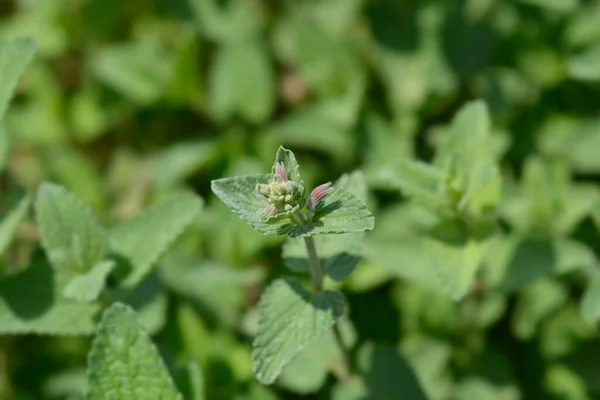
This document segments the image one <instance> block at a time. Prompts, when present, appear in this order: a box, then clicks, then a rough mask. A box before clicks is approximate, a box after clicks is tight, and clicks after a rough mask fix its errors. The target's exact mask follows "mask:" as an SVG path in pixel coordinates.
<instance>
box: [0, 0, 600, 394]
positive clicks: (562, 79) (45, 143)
mask: <svg viewBox="0 0 600 400" xmlns="http://www.w3.org/2000/svg"><path fill="white" fill-rule="evenodd" d="M23 36H28V37H32V38H34V39H35V40H36V41H37V42H38V51H37V53H36V56H35V59H34V61H33V62H32V63H31V64H30V65H29V66H28V68H27V70H26V73H25V75H24V77H23V79H22V80H21V82H20V84H19V86H18V89H17V93H16V96H15V98H14V99H13V101H12V103H11V106H10V108H9V110H8V112H7V114H6V117H5V120H4V122H3V125H2V126H1V127H0V132H1V133H2V138H3V140H2V146H1V147H2V148H1V149H0V150H2V151H0V155H1V156H2V157H0V161H1V162H2V164H3V165H4V166H5V168H4V171H3V173H2V176H1V183H2V185H1V186H2V197H3V199H8V198H9V196H8V195H7V192H8V189H9V187H11V186H13V185H18V186H20V187H24V188H26V189H28V190H30V191H33V190H35V188H36V187H37V186H38V185H39V184H40V183H41V182H43V181H53V182H57V183H60V184H61V185H63V186H64V187H66V188H67V189H68V190H69V191H71V192H72V193H74V194H75V195H76V196H77V197H79V198H80V199H81V200H83V201H84V202H85V203H86V204H87V205H89V207H90V208H91V209H92V210H93V212H94V214H95V215H96V216H97V217H98V219H99V220H100V221H101V223H102V224H103V225H105V226H111V225H113V224H115V223H116V222H118V221H121V220H124V219H127V218H129V217H131V216H133V215H135V214H137V213H138V212H140V211H142V210H144V209H146V207H147V206H148V205H149V204H151V203H154V202H156V201H160V200H161V199H163V198H165V197H166V196H168V195H170V194H172V193H173V192H176V191H179V190H181V189H183V188H192V189H193V190H194V191H195V192H197V193H198V194H199V195H201V196H202V197H203V198H204V200H205V206H204V208H203V209H202V211H201V213H200V215H199V216H198V217H197V218H196V220H195V221H194V222H193V223H192V225H191V226H190V227H189V228H188V229H187V230H186V231H185V233H184V234H183V235H182V236H181V237H180V238H179V239H178V240H177V241H176V243H175V244H174V245H173V246H171V248H170V250H169V251H168V252H167V254H165V255H164V256H163V257H162V258H161V259H160V262H159V263H158V266H157V269H156V271H157V272H156V273H153V274H151V275H150V276H149V277H148V278H147V279H146V280H145V281H144V283H143V289H144V290H146V293H150V294H148V295H147V296H145V297H144V296H142V297H143V299H144V300H143V301H145V302H147V303H148V304H146V303H144V304H145V305H146V306H147V307H146V308H145V312H146V317H145V318H148V320H149V321H151V328H150V331H151V333H152V335H153V336H152V338H153V341H154V342H155V343H156V344H157V346H158V348H159V350H160V352H161V355H162V356H163V359H164V360H165V362H166V364H167V365H168V366H169V368H170V370H171V371H172V372H173V374H174V377H175V381H176V383H177V385H178V387H179V388H180V390H181V391H182V392H183V393H184V396H185V397H186V398H192V397H191V394H190V391H189V388H187V389H186V383H185V382H186V379H185V377H183V378H182V376H183V375H185V368H186V367H185V366H186V365H187V363H188V362H189V361H190V360H194V361H196V362H197V363H198V365H200V366H201V367H202V370H203V372H204V380H205V385H206V393H207V394H206V398H207V399H211V400H212V399H215V400H218V399H240V400H241V399H248V400H250V399H252V400H254V399H256V400H259V399H260V400H262V399H267V400H268V399H271V398H272V399H278V398H280V399H329V398H335V399H338V400H344V399H353V398H356V399H362V397H360V396H355V397H352V396H353V395H352V394H350V393H351V392H352V390H351V389H352V388H351V387H349V386H348V387H340V386H339V385H338V383H337V382H336V379H335V376H334V375H333V374H329V375H327V374H326V367H325V372H322V373H321V372H319V371H321V370H319V368H321V367H318V368H317V367H315V365H318V366H321V365H323V363H325V365H326V364H327V360H322V359H320V357H331V356H330V355H328V354H323V353H322V352H318V351H317V352H314V351H313V353H315V354H308V356H306V357H304V358H302V359H298V361H297V362H296V363H295V364H292V365H290V367H289V371H288V373H287V374H286V373H285V372H284V375H283V376H282V377H281V379H280V380H279V381H278V383H277V384H276V385H274V386H270V387H261V386H260V385H259V384H258V383H257V382H256V381H255V378H254V376H253V372H252V362H251V347H250V343H251V337H252V335H253V334H254V332H255V331H256V304H257V301H258V299H259V297H260V293H261V292H262V291H263V289H264V287H265V285H267V284H268V282H269V281H271V280H272V279H274V278H276V277H279V276H281V275H282V274H286V273H289V271H287V270H286V268H285V266H284V264H283V261H282V258H281V255H280V250H281V246H282V244H283V243H284V238H281V237H267V236H262V235H261V234H260V233H258V232H255V231H253V230H252V229H251V228H250V227H249V226H247V225H246V224H245V223H244V222H243V221H241V220H240V219H239V218H237V217H236V216H235V215H234V214H232V213H231V212H229V211H228V210H227V208H226V207H225V206H224V205H223V204H222V203H221V202H219V201H218V199H217V198H216V197H215V196H214V195H213V194H212V193H211V192H210V180H211V179H216V178H220V177H225V176H233V175H246V174H254V173H266V172H268V171H269V170H270V167H271V165H272V162H273V157H274V154H275V151H276V150H277V148H278V147H279V145H283V146H285V147H286V148H290V149H292V150H293V151H294V153H295V154H296V157H297V158H298V161H299V163H300V168H301V171H302V176H303V178H304V181H305V182H306V183H307V187H309V188H312V187H314V186H316V185H318V184H320V183H323V182H326V181H335V180H336V179H337V178H338V177H339V176H340V175H341V174H342V173H344V172H350V171H353V170H356V169H361V170H362V171H363V172H364V173H365V175H366V177H367V182H368V185H369V197H368V205H369V208H370V209H371V210H372V211H373V213H374V215H375V218H376V227H375V230H374V231H373V232H372V233H369V234H368V235H367V243H368V244H369V245H368V248H367V249H366V251H365V259H364V260H363V261H362V262H361V263H360V264H359V266H358V267H357V270H356V271H355V272H354V274H353V275H352V276H351V277H350V279H349V280H347V281H345V282H344V283H342V284H341V285H340V287H341V289H342V291H343V293H344V295H345V297H346V299H347V301H348V306H349V307H348V309H349V321H350V323H349V325H350V328H349V331H350V334H351V336H354V337H353V340H352V343H353V346H352V351H351V354H352V359H353V364H355V365H356V366H359V365H362V364H366V366H362V367H359V369H360V368H363V369H365V370H366V374H367V378H365V379H366V380H367V384H368V385H367V386H372V387H380V386H381V387H384V386H386V385H389V384H390V382H391V384H395V385H396V386H394V387H393V388H392V389H389V386H388V389H389V390H388V389H385V390H383V389H382V390H379V391H377V390H375V392H377V393H375V394H373V393H372V394H371V395H372V396H373V398H376V399H385V400H387V399H390V400H391V399H400V398H402V399H408V400H410V399H418V398H420V397H419V395H418V393H417V394H415V393H414V392H411V389H410V388H409V386H410V383H408V384H404V383H403V381H402V379H401V378H400V377H401V376H403V375H402V373H400V372H398V371H399V370H403V368H404V369H406V366H405V364H406V365H408V366H409V368H410V369H412V371H413V372H414V374H415V375H416V377H417V378H418V381H419V382H420V385H421V386H422V389H423V391H424V392H425V393H426V394H427V396H428V397H429V398H432V399H465V400H466V399H484V400H487V399H492V400H494V399H502V400H504V399H506V400H509V399H519V398H522V399H574V400H575V399H594V398H600V341H599V340H598V332H597V326H598V320H599V319H600V302H599V300H600V295H599V294H598V292H599V291H600V277H599V276H600V275H599V274H598V272H597V270H598V263H597V259H596V258H597V254H598V252H599V251H600V231H599V228H598V226H599V225H598V224H597V222H600V195H599V193H600V186H598V184H597V182H598V177H599V175H600V114H599V111H600V108H599V105H600V1H584V0H464V1H452V0H449V1H416V0H414V1H410V0H327V1H325V0H322V1H308V0H307V1H291V0H288V1H285V0H227V1H218V0H130V1H122V0H20V1H17V0H12V1H11V0H0V40H1V41H2V42H6V41H10V40H12V39H14V38H16V37H23ZM473 99H482V100H484V101H485V102H486V104H487V106H488V108H489V112H490V116H491V123H492V127H493V129H492V133H491V138H492V139H490V140H489V141H488V142H486V143H485V144H484V145H482V147H481V148H477V149H470V150H472V151H473V153H472V154H473V155H474V156H475V154H476V153H477V152H479V151H481V152H486V151H491V150H490V149H491V148H493V149H494V150H493V151H492V152H493V153H494V156H493V157H496V158H497V160H498V165H499V167H500V171H501V175H502V182H503V183H502V196H501V199H500V200H499V201H498V204H497V208H496V211H495V212H493V222H494V224H493V225H494V233H495V234H494V239H498V244H497V245H496V247H493V246H492V247H491V249H488V250H486V252H485V254H484V255H483V256H482V258H481V259H480V260H479V261H478V265H477V266H478V267H479V268H480V269H479V272H478V274H477V275H476V276H475V278H474V280H473V282H471V285H470V287H469V290H468V293H467V295H466V296H465V297H464V298H462V299H460V300H453V299H451V298H450V297H449V296H447V295H446V294H445V293H444V291H443V290H436V288H435V287H434V286H435V285H428V284H427V282H429V281H428V278H427V277H425V278H424V277H423V276H422V275H423V274H426V273H427V272H423V273H421V272H420V271H427V268H426V265H425V263H427V262H429V261H427V260H428V259H427V255H428V252H429V250H427V248H426V247H425V246H423V247H419V246H418V245H416V244H415V242H419V243H420V239H418V238H420V237H421V236H419V235H421V234H423V226H427V224H428V221H429V219H428V218H430V217H431V215H429V213H430V211H428V210H427V209H424V208H422V207H419V202H418V201H416V202H415V203H417V204H414V203H412V202H410V201H407V199H406V197H405V194H406V193H405V192H404V191H403V190H399V185H396V184H394V182H392V180H390V179H389V177H388V178H386V175H385V174H383V175H382V171H386V170H387V169H388V168H392V169H393V168H394V167H393V166H394V165H396V164H397V163H398V162H399V161H401V160H405V159H413V158H418V159H421V160H424V161H430V160H432V159H433V157H434V154H435V152H436V149H437V148H438V147H439V143H440V142H441V141H443V137H444V134H445V133H447V129H446V126H447V124H449V123H450V121H451V120H452V118H453V116H454V115H455V114H456V112H457V111H458V110H459V109H460V108H461V106H462V105H463V104H465V103H466V102H467V101H470V100H473ZM5 143H10V152H8V151H7V150H5V149H6V145H5ZM400 186H402V185H400ZM400 189H402V187H400ZM3 201H4V200H3ZM6 202H8V201H6ZM5 207H6V206H5ZM148 234H149V235H151V234H152V232H148ZM38 241H39V234H38V230H37V225H36V223H35V216H34V214H33V212H32V213H31V215H30V216H29V217H28V219H27V221H25V222H24V223H23V224H22V225H21V226H20V229H19V231H18V235H17V239H16V240H15V241H14V242H13V243H12V245H11V247H10V249H9V251H8V252H7V253H6V255H5V257H4V259H3V263H4V264H6V265H8V266H9V270H11V269H12V270H13V272H15V271H18V270H20V269H21V268H23V267H24V266H25V265H27V260H28V259H29V257H30V254H31V252H32V251H33V249H34V248H35V245H36V244H37V243H38ZM402 249H411V251H408V250H406V252H404V251H402ZM438 261H439V262H442V263H444V262H446V261H447V262H448V263H449V262H450V259H449V258H448V259H444V257H443V256H440V259H436V260H435V262H438ZM498 264H501V265H502V266H501V267H498V268H500V270H502V271H504V275H502V276H500V277H498V276H495V275H494V274H495V272H494V271H496V270H497V268H496V266H497V265H498ZM454 267H455V268H456V271H457V272H456V274H457V275H458V274H459V271H460V268H461V265H460V262H458V265H456V266H454ZM503 268H504V269H503ZM450 271H451V272H450V273H451V274H452V273H453V270H450ZM506 271H508V272H506ZM589 282H592V284H591V285H589V288H588V283H589ZM109 283H110V282H109ZM330 284H331V283H330ZM586 291H587V292H586ZM0 295H2V293H1V292H0ZM582 299H583V300H582ZM596 299H598V300H596ZM373 343H376V345H375V346H376V347H375V349H374V350H373V349H371V347H370V346H372V345H373ZM90 344H91V337H88V336H74V337H61V336H38V335H26V336H11V335H0V398H2V399H7V400H12V399H79V398H82V393H85V390H86V389H85V388H86V376H85V365H86V354H87V352H88V351H89V348H90ZM369 349H371V350H372V351H373V353H372V354H373V355H372V357H366V358H370V359H371V364H369V363H368V362H367V363H363V362H362V361H361V359H362V358H365V357H362V354H363V353H368V352H369ZM394 354H396V355H398V354H400V355H402V357H401V358H397V359H396V358H394V357H395V356H394ZM398 360H400V361H398ZM398 363H400V364H398ZM357 368H358V367H357ZM398 368H399V369H398ZM315 371H317V372H315ZM309 372H313V375H315V376H312V375H311V374H310V373H309ZM396 374H397V375H396ZM344 390H348V392H344ZM386 390H387V391H386ZM390 390H391V391H390ZM364 398H365V399H366V397H364Z"/></svg>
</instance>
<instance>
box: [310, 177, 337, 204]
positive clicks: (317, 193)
mask: <svg viewBox="0 0 600 400" xmlns="http://www.w3.org/2000/svg"><path fill="white" fill-rule="evenodd" d="M332 191H333V187H332V186H331V182H327V183H324V184H322V185H319V186H317V187H316V188H314V189H313V191H312V192H311V193H310V196H309V197H308V200H307V201H306V208H308V209H309V210H314V209H315V207H317V205H318V204H319V202H321V200H323V199H324V198H325V196H327V195H328V194H329V193H331V192H332Z"/></svg>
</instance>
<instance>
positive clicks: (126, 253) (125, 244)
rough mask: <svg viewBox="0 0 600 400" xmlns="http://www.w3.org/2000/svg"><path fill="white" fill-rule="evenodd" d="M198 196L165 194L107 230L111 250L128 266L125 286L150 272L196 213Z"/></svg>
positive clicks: (198, 202)
mask: <svg viewBox="0 0 600 400" xmlns="http://www.w3.org/2000/svg"><path fill="white" fill-rule="evenodd" d="M201 207H202V199H200V198H199V197H198V196H196V195H194V194H192V193H181V194H177V195H173V196H171V197H169V198H168V199H167V200H165V201H163V202H162V203H160V204H157V205H155V206H153V207H151V208H149V209H148V210H147V211H145V212H143V213H142V214H140V215H138V216H136V217H134V218H133V219H131V220H129V221H125V222H123V223H121V224H119V225H117V226H116V227H115V228H113V229H111V231H110V233H109V240H110V245H111V250H113V251H114V252H115V253H116V254H117V256H118V257H120V258H122V259H124V260H126V261H127V262H128V263H129V266H130V267H131V271H130V273H129V275H128V276H127V277H126V278H125V281H124V284H125V285H126V286H135V285H136V284H137V283H139V282H140V281H141V280H142V279H143V278H144V277H145V276H146V275H147V274H148V273H149V272H150V271H151V268H152V266H153V265H154V264H155V263H156V262H157V261H158V259H159V257H160V256H161V255H162V254H163V253H164V252H165V251H166V250H167V249H168V247H169V246H170V245H171V243H172V242H173V241H174V240H175V239H177V237H179V235H180V234H181V233H182V232H183V231H184V230H185V228H187V226H188V225H189V224H191V223H192V221H193V220H194V218H196V216H197V215H198V213H199V212H200V209H201Z"/></svg>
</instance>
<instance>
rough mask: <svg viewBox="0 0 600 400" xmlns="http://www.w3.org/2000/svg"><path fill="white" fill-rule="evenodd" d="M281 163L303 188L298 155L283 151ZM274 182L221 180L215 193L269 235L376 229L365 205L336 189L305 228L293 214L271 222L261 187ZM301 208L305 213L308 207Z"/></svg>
mask: <svg viewBox="0 0 600 400" xmlns="http://www.w3.org/2000/svg"><path fill="white" fill-rule="evenodd" d="M279 162H282V163H284V165H285V170H286V171H287V174H288V177H289V178H290V180H292V181H294V182H296V183H298V184H299V185H301V186H302V187H303V182H302V180H301V178H300V173H299V167H298V163H297V162H296V158H295V156H294V154H293V153H292V152H291V151H290V150H286V149H284V148H283V147H280V148H279V150H278V151H277V156H276V161H275V164H277V163H279ZM273 168H275V166H274V167H273ZM273 171H274V170H273ZM271 179H272V174H270V175H257V176H242V177H232V178H224V179H217V180H214V181H212V190H213V192H214V193H215V194H216V195H217V196H218V197H219V198H220V199H221V200H222V201H223V202H224V203H225V204H226V205H227V207H229V209H230V210H231V211H233V212H234V213H236V214H237V215H238V216H239V217H240V218H241V219H242V220H244V221H245V222H247V223H248V224H250V225H251V226H252V227H253V228H254V229H256V230H257V231H259V232H262V233H263V234H265V235H284V234H287V235H289V236H290V237H310V236H315V235H324V234H332V233H336V234H337V233H351V232H363V231H365V230H370V229H373V226H374V221H375V220H374V218H373V215H372V214H371V213H370V212H369V210H368V209H367V207H366V205H365V204H364V202H363V201H361V200H360V199H358V198H357V197H356V196H354V195H353V194H351V193H350V192H348V191H346V190H344V189H342V188H335V190H334V191H333V193H331V194H330V195H328V196H326V197H325V198H324V199H323V200H322V201H321V202H320V204H319V205H318V206H317V208H316V210H315V213H314V216H313V217H312V218H311V219H310V220H308V221H307V222H306V223H304V224H301V223H298V221H297V220H296V219H295V218H293V217H292V216H291V215H290V214H291V212H289V213H285V212H284V213H279V214H276V216H275V217H272V218H268V219H267V218H265V216H264V211H265V208H266V207H268V206H269V201H268V200H267V199H266V198H264V196H261V195H260V193H259V192H258V191H257V185H261V184H262V185H264V184H268V183H269V182H270V181H271ZM298 206H299V207H300V210H302V209H303V208H304V206H305V205H304V204H298Z"/></svg>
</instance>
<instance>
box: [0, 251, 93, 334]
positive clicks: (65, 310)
mask: <svg viewBox="0 0 600 400" xmlns="http://www.w3.org/2000/svg"><path fill="white" fill-rule="evenodd" d="M64 286H65V279H64V278H61V277H60V276H57V274H56V272H55V270H54V269H53V268H52V267H51V266H50V264H49V263H48V262H47V261H46V260H45V259H44V258H43V256H40V255H38V256H36V257H34V260H33V261H32V264H31V266H30V267H29V268H28V269H27V270H25V271H24V272H22V273H20V274H18V275H14V276H10V277H7V278H5V279H3V280H0V333H2V334H28V333H36V334H44V335H84V334H90V333H92V332H93V330H94V326H95V316H96V313H97V312H98V311H99V309H100V307H99V306H98V305H97V304H87V303H81V302H77V301H73V300H69V299H65V298H64V297H63V296H62V291H63V288H64Z"/></svg>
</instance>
